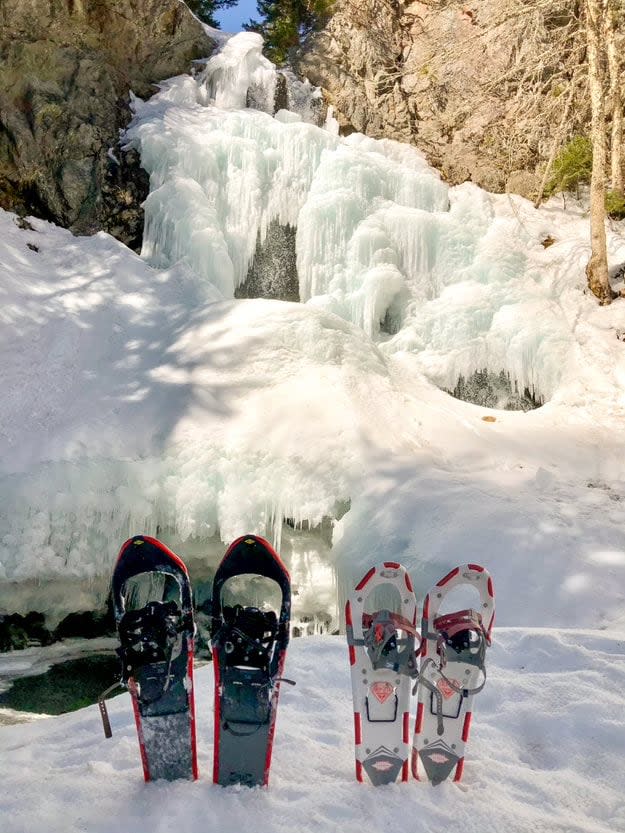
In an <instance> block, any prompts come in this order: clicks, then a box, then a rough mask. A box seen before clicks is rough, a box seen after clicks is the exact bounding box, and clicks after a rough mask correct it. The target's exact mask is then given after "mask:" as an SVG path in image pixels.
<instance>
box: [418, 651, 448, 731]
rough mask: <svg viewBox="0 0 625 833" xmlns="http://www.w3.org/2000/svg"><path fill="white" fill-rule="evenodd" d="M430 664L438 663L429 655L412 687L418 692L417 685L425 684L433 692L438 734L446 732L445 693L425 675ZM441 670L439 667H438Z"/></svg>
mask: <svg viewBox="0 0 625 833" xmlns="http://www.w3.org/2000/svg"><path fill="white" fill-rule="evenodd" d="M428 665H434V666H435V665H436V663H435V662H434V660H433V659H432V658H431V657H428V658H427V659H426V660H425V661H424V662H423V664H422V665H421V671H420V673H419V676H418V677H417V681H416V682H415V684H414V688H413V689H412V693H413V694H416V693H417V687H418V686H419V685H422V686H424V687H425V688H427V690H428V691H430V692H431V693H432V696H433V697H434V699H435V700H436V732H437V734H438V735H443V734H444V733H445V725H444V723H443V695H442V694H441V692H440V691H439V690H438V688H437V687H436V686H435V685H434V683H432V682H430V681H429V680H428V679H427V678H426V677H425V675H424V673H423V672H424V671H425V669H426V668H427V667H428ZM437 670H439V669H437Z"/></svg>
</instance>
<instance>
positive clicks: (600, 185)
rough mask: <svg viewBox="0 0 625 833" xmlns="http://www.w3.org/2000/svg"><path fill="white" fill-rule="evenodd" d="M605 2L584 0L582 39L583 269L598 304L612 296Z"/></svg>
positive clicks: (607, 302)
mask: <svg viewBox="0 0 625 833" xmlns="http://www.w3.org/2000/svg"><path fill="white" fill-rule="evenodd" d="M606 6H607V0H585V7H586V8H585V11H586V15H585V18H586V21H585V22H586V38H587V42H588V85H589V88H590V105H591V128H590V135H591V141H592V174H591V179H590V247H591V254H590V260H589V261H588V265H587V266H586V277H587V278H588V286H589V288H590V291H591V292H592V293H593V294H594V295H596V296H597V298H598V299H599V302H600V303H601V304H609V303H610V302H611V300H612V298H613V297H615V296H614V293H613V292H612V289H611V287H610V280H609V276H608V252H607V243H606V233H605V195H606V188H605V177H606V162H607V158H606V157H607V154H606V135H605V55H604V54H602V50H603V49H604V40H603V35H604V31H605V16H606Z"/></svg>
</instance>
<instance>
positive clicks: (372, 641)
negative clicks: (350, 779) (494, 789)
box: [345, 561, 417, 786]
mask: <svg viewBox="0 0 625 833" xmlns="http://www.w3.org/2000/svg"><path fill="white" fill-rule="evenodd" d="M389 588H391V595H392V598H389V599H388V603H392V602H393V601H394V605H393V607H394V608H395V609H394V610H391V609H390V608H389V609H387V608H382V607H381V608H380V609H378V610H373V611H372V612H366V608H369V609H371V608H372V605H373V607H375V606H376V600H375V598H374V597H375V594H376V591H378V593H379V590H380V589H382V590H383V591H384V590H386V591H388V589H389ZM393 588H394V591H393ZM386 603H387V602H385V604H386ZM416 617H417V604H416V600H415V595H414V592H413V589H412V584H411V581H410V576H409V575H408V573H407V572H406V570H405V568H404V567H402V566H401V565H400V564H397V563H395V562H390V561H387V562H385V563H384V564H382V565H380V566H379V567H373V568H372V569H371V570H369V572H368V573H367V574H366V575H365V576H364V577H363V579H362V580H361V581H360V582H359V583H358V584H357V585H356V588H355V590H354V593H353V595H352V597H351V598H350V599H349V601H348V602H347V605H346V607H345V621H346V629H347V642H348V647H349V662H350V666H351V679H352V694H353V700H354V729H355V740H356V778H357V780H358V781H364V773H366V774H367V776H368V778H369V780H370V781H371V783H372V784H374V785H376V786H378V785H381V784H390V783H393V782H395V781H407V780H408V775H409V763H408V762H409V758H410V729H409V721H410V696H411V688H412V685H413V678H414V677H415V676H416V659H415V636H416V632H415V624H416Z"/></svg>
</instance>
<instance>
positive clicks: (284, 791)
mask: <svg viewBox="0 0 625 833" xmlns="http://www.w3.org/2000/svg"><path fill="white" fill-rule="evenodd" d="M488 660H489V662H490V673H489V680H488V683H487V685H486V688H485V689H484V691H483V693H482V694H480V695H479V696H478V697H477V698H476V701H475V715H474V720H473V727H472V733H471V739H470V741H469V744H468V747H467V760H466V765H465V770H464V778H463V781H462V782H461V783H460V784H459V785H458V784H453V783H444V784H442V785H440V786H438V787H430V786H429V785H427V784H423V783H418V782H416V781H411V782H409V783H407V784H396V785H392V786H387V787H381V788H374V787H371V786H368V785H365V784H358V783H357V782H356V780H355V776H354V762H353V749H354V747H353V737H352V722H353V720H352V705H351V692H350V687H349V686H350V684H349V665H348V661H347V650H346V646H345V643H344V640H343V639H341V638H339V637H325V638H324V637H322V638H318V637H312V638H309V639H299V640H295V641H294V642H293V643H292V644H291V646H290V648H289V653H288V658H287V667H286V673H287V674H288V676H289V677H291V678H294V679H296V681H297V686H296V687H295V688H291V687H284V689H283V691H282V693H281V703H280V708H279V712H278V723H277V732H276V740H275V745H274V757H273V763H272V771H271V777H270V783H269V787H268V788H267V789H260V788H256V789H253V790H250V789H248V788H247V787H239V788H237V787H229V788H226V789H224V788H222V787H218V786H214V785H213V784H212V783H211V772H212V747H213V722H212V685H213V680H212V666H208V667H205V668H202V669H200V670H199V672H198V674H197V695H198V748H199V763H200V780H199V781H198V782H196V783H193V782H186V781H178V782H174V783H167V782H155V783H152V784H149V785H147V786H146V785H144V783H143V776H142V771H141V764H140V760H139V751H138V744H137V741H136V733H135V728H134V723H133V718H132V709H131V705H130V699H129V696H128V695H127V694H126V695H122V696H120V697H118V698H116V699H115V700H113V701H111V702H110V707H109V710H110V714H111V722H112V724H113V739H112V740H105V739H104V736H103V735H102V729H101V725H100V718H99V714H98V709H97V707H96V706H92V707H90V708H88V709H83V710H82V711H80V712H77V713H75V714H70V715H65V716H63V717H60V718H54V719H49V720H40V721H37V722H36V723H31V724H28V725H21V726H12V727H5V728H2V729H1V730H0V780H1V782H2V791H0V814H1V817H2V830H3V833H44V831H45V833H79V831H89V833H119V831H122V830H123V831H149V833H166V831H171V830H177V829H179V830H184V831H185V833H207V831H215V833H217V831H219V833H235V831H236V833H239V831H249V830H254V831H257V833H283V831H284V833H286V831H290V832H291V831H298V833H315V831H323V833H335V831H336V833H338V831H340V832H341V833H360V831H362V830H363V828H366V829H368V830H372V831H386V830H418V831H422V833H440V831H441V830H446V831H448V833H467V831H471V833H473V832H474V831H475V833H478V831H479V832H480V833H482V832H483V831H489V833H528V831H530V830H532V831H533V830H536V831H545V833H546V832H547V831H549V833H614V831H618V830H623V829H625V802H624V801H623V793H622V785H623V782H624V781H625V763H624V759H623V754H622V749H623V722H622V718H621V709H622V692H623V689H624V687H625V643H624V642H623V638H622V637H621V638H618V637H617V636H616V635H614V634H610V633H605V634H597V633H596V632H594V633H593V632H588V631H566V632H558V631H550V630H533V629H527V630H526V629H511V630H507V629H503V630H499V631H498V630H497V629H495V643H494V645H493V647H492V649H490V650H489V655H488ZM413 725H414V719H413Z"/></svg>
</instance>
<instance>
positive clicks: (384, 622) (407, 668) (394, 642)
mask: <svg viewBox="0 0 625 833" xmlns="http://www.w3.org/2000/svg"><path fill="white" fill-rule="evenodd" d="M362 626H363V631H364V636H363V639H354V631H353V628H352V627H350V626H348V627H347V644H348V645H353V646H358V647H364V648H365V649H366V651H367V654H368V656H369V659H370V661H371V664H372V666H373V668H374V669H376V670H378V669H381V668H390V669H392V670H393V671H395V672H396V673H398V674H407V675H408V676H410V677H413V676H416V674H417V663H416V654H415V650H414V640H415V637H416V636H417V631H416V628H415V626H414V625H413V624H412V622H409V621H408V619H406V618H404V617H403V616H400V615H399V614H398V613H392V612H391V611H390V610H378V611H377V612H376V613H373V614H369V613H365V614H363V617H362ZM398 631H405V632H406V634H407V636H405V637H400V636H398V635H397V632H398ZM400 649H403V650H400Z"/></svg>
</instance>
